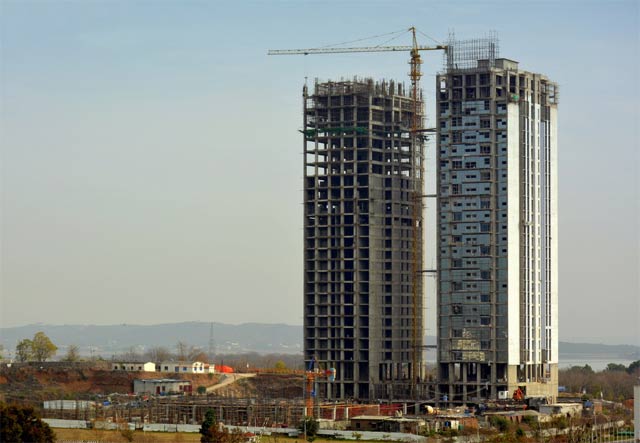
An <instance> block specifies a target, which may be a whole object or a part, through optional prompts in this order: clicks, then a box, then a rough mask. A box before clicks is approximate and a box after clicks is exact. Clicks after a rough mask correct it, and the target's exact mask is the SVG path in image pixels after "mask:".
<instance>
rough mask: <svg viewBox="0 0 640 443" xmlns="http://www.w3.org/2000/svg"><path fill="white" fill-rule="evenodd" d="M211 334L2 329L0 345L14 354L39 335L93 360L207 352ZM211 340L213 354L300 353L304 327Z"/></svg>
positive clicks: (223, 328) (198, 328)
mask: <svg viewBox="0 0 640 443" xmlns="http://www.w3.org/2000/svg"><path fill="white" fill-rule="evenodd" d="M210 329H211V323H206V322H183V323H166V324H158V325H129V324H122V325H106V326H102V325H45V324H35V325H27V326H20V327H14V328H1V329H0V343H2V344H3V345H4V348H5V349H6V350H13V349H15V346H16V343H17V342H18V341H20V340H22V339H24V338H31V337H33V335H34V334H35V333H36V332H38V331H43V332H44V333H45V334H47V335H48V336H49V338H51V340H52V341H53V342H54V343H55V344H56V345H58V347H62V346H68V345H71V344H74V345H77V346H79V347H80V349H81V352H82V353H83V354H85V353H87V352H88V351H89V350H91V352H93V353H95V355H102V356H103V357H110V356H111V355H112V354H115V353H118V352H124V351H127V350H129V349H131V348H132V347H134V348H136V350H137V351H138V352H144V350H145V349H149V348H153V347H156V346H164V347H166V348H168V349H170V350H175V349H174V348H175V345H176V344H177V343H178V342H179V341H181V342H184V343H187V344H189V345H192V346H197V347H200V348H202V349H203V350H205V351H206V350H207V349H208V347H209V336H210ZM213 339H214V342H215V348H216V349H215V350H216V352H217V353H244V352H259V353H300V352H302V326H291V325H284V324H263V323H244V324H240V325H228V324H224V323H213Z"/></svg>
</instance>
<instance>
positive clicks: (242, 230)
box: [0, 0, 640, 343]
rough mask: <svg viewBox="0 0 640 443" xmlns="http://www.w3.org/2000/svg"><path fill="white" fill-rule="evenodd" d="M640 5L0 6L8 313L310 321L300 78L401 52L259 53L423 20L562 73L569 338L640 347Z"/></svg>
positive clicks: (564, 303)
mask: <svg viewBox="0 0 640 443" xmlns="http://www.w3.org/2000/svg"><path fill="white" fill-rule="evenodd" d="M638 5H639V2H637V1H636V0H630V1H599V2H595V1H585V0H579V1H562V2H555V1H554V2H542V1H528V2H515V1H475V0H474V1H467V2H445V1H441V0H439V1H434V2H427V1H416V2H396V1H367V2H355V1H347V2H344V1H340V2H337V1H336V2H326V1H325V2H304V1H298V0H295V1H294V0H291V1H280V2H276V1H270V2H266V1H265V2H216V1H207V2H204V1H203V2H195V1H191V2H190V1H177V0H176V1H154V2H151V1H130V0H127V1H33V2H29V1H24V0H20V1H8V0H2V1H0V7H1V23H0V28H2V31H1V32H2V35H1V53H0V56H1V59H0V62H1V76H2V77H1V79H0V88H1V106H2V109H1V123H0V125H1V127H0V130H1V133H0V134H1V139H0V142H1V147H2V157H1V161H2V163H1V165H2V166H1V167H2V169H1V173H2V195H1V197H2V206H1V210H2V215H1V221H2V231H1V234H2V237H1V241H2V244H1V247H2V251H1V252H2V256H1V259H2V261H1V275H0V277H1V279H2V285H1V290H2V294H1V297H2V298H1V305H0V309H1V316H0V319H1V320H0V321H1V325H2V326H17V325H23V324H26V323H34V322H43V323H54V324H63V323H98V324H113V323H140V324H149V323H158V322H177V321H187V320H202V321H214V320H215V321H221V322H228V323H241V322H250V321H253V322H281V323H290V324H301V322H302V315H301V314H302V229H301V226H302V206H301V201H302V193H301V188H302V156H301V150H302V140H301V136H300V134H299V133H298V132H297V131H298V129H300V127H301V107H302V104H301V88H302V85H303V83H304V79H305V77H309V78H310V79H313V78H315V77H320V78H321V79H329V78H330V79H338V78H340V77H346V78H350V77H351V76H353V75H362V76H372V77H374V78H377V79H379V78H383V77H384V78H393V79H397V80H405V79H406V76H407V73H408V70H409V67H408V65H407V60H408V54H405V53H402V54H357V55H353V54H350V55H349V54H348V55H333V56H307V57H303V56H299V57H268V56H267V55H266V52H267V50H268V49H271V48H273V49H277V48H298V47H302V48H304V47H317V46H323V45H328V44H332V43H339V42H343V41H348V40H355V39H358V38H362V37H367V36H371V35H375V34H382V33H387V32H392V31H397V30H401V29H404V28H408V27H409V26H411V25H415V26H416V27H417V28H418V29H420V30H421V31H422V32H424V33H426V34H428V35H430V36H432V37H434V38H436V39H438V40H441V41H443V40H445V39H446V38H447V35H448V32H449V31H450V30H455V32H456V36H457V37H458V38H472V37H476V36H482V35H484V34H486V33H487V32H488V31H491V30H495V31H497V32H498V35H499V37H500V43H501V54H502V55H503V56H504V57H507V58H511V59H515V60H518V61H519V62H520V66H521V67H522V68H524V69H527V70H532V71H536V72H542V73H544V74H546V75H548V76H549V77H550V78H551V79H553V80H555V81H557V82H558V83H559V84H560V106H559V140H560V146H559V150H560V166H559V168H560V238H559V243H560V279H561V280H560V295H559V296H560V331H561V336H560V339H561V340H597V341H601V342H609V343H618V342H626V343H631V342H636V343H640V339H639V338H638V337H639V335H640V334H639V330H638V323H640V306H639V298H640V288H639V276H638V270H639V269H640V264H639V258H638V256H639V252H638V251H639V250H640V240H639V236H638V228H639V227H640V220H639V213H640V209H639V205H640V203H639V201H640V195H639V181H638V172H639V155H638V150H639V143H638V140H639V138H638V124H639V121H640V119H639V117H640V116H639V112H638V109H639V108H638V100H639V99H640V97H639V93H638V82H639V79H640V75H639V74H640V72H639V61H638V60H639V59H640V54H639V50H638V47H639V41H640V36H639V31H638V29H639V21H640V19H639V9H638ZM383 42H384V39H379V40H376V41H375V43H376V44H378V43H383ZM422 42H423V43H424V44H430V43H433V42H431V41H429V40H427V39H426V38H423V41H422ZM362 43H364V44H367V42H362ZM409 43H410V41H409V39H408V37H404V39H398V40H395V41H393V42H391V44H409ZM441 62H442V58H441V55H440V54H436V53H430V54H426V55H425V64H424V67H423V68H424V71H425V73H426V75H425V77H424V83H423V84H424V88H425V93H426V97H427V99H428V100H429V105H428V106H427V110H428V111H429V113H430V114H432V109H433V98H434V85H435V80H434V74H435V72H436V71H438V70H440V69H441ZM428 156H429V160H430V162H431V163H430V165H431V164H433V160H434V149H433V148H432V147H431V148H430V150H429V151H428ZM431 172H433V169H431ZM430 183H432V182H430ZM431 244H432V245H433V243H431ZM428 247H429V246H428ZM430 260H431V259H430ZM431 261H432V260H431ZM432 264H433V263H427V265H428V266H431V265H432ZM428 296H429V301H428V305H429V306H430V307H431V309H430V310H429V312H428V322H429V324H428V326H427V327H428V333H429V334H431V335H433V334H435V328H434V327H433V325H434V323H433V321H434V317H433V315H434V312H435V311H434V309H433V305H434V296H433V293H432V292H430V293H429V295H428Z"/></svg>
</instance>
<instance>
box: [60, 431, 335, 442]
mask: <svg viewBox="0 0 640 443" xmlns="http://www.w3.org/2000/svg"><path fill="white" fill-rule="evenodd" d="M53 431H54V432H55V433H56V438H57V441H58V442H59V443H64V442H65V441H73V442H78V441H83V440H84V441H91V442H105V443H125V442H127V441H128V440H127V439H125V438H124V437H123V436H122V435H121V434H120V431H105V430H98V429H61V428H55V429H54V430H53ZM133 441H134V443H155V442H158V443H163V442H167V443H168V442H175V443H191V442H198V443H199V442H200V434H198V433H195V432H194V433H191V432H189V433H186V432H142V431H136V432H135V433H134V434H133ZM261 442H262V443H304V439H303V438H289V437H284V436H265V437H264V438H263V439H262V440H261ZM335 442H336V440H324V439H321V438H318V439H316V440H314V443H335Z"/></svg>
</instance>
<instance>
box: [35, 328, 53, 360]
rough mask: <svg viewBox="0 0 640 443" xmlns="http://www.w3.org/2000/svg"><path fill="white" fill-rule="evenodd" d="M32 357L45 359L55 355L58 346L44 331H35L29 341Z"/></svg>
mask: <svg viewBox="0 0 640 443" xmlns="http://www.w3.org/2000/svg"><path fill="white" fill-rule="evenodd" d="M31 348H32V350H33V357H34V358H35V360H36V361H40V362H42V361H46V360H47V359H48V358H51V357H53V356H54V355H56V351H57V350H58V347H57V346H56V345H54V344H53V342H52V341H51V340H50V339H49V337H47V336H46V334H45V333H44V332H42V331H41V332H36V335H34V336H33V340H32V341H31Z"/></svg>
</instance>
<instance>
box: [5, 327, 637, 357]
mask: <svg viewBox="0 0 640 443" xmlns="http://www.w3.org/2000/svg"><path fill="white" fill-rule="evenodd" d="M210 328H211V323H207V322H182V323H165V324H158V325H129V324H122V325H106V326H102V325H45V324H35V325H27V326H20V327H13V328H0V343H1V344H2V345H3V346H4V348H5V350H6V351H5V354H6V353H7V351H13V350H14V349H15V346H16V343H17V342H18V341H20V340H22V339H24V338H31V337H33V335H34V334H35V333H36V332H38V331H44V333H45V334H47V335H48V336H49V337H50V338H51V340H52V341H53V342H54V343H55V344H56V345H58V347H60V349H61V350H60V352H59V354H61V353H63V352H64V347H66V346H68V345H71V344H74V345H77V346H79V347H80V350H81V352H82V353H83V354H88V353H89V352H91V353H94V354H95V355H102V356H103V357H105V358H108V357H111V355H113V354H117V353H122V352H126V351H128V350H130V349H131V348H132V347H134V348H135V349H136V351H138V352H144V351H145V350H146V349H149V348H153V347H157V346H164V347H166V348H168V349H170V350H175V345H176V343H178V342H179V341H182V342H184V343H187V344H189V345H192V346H197V347H200V348H202V349H203V350H205V351H206V350H207V349H208V346H209V335H210ZM302 332H303V331H302V326H294V325H285V324H265V323H243V324H240V325H229V324H224V323H215V322H214V323H213V339H214V341H215V348H216V349H215V350H216V352H217V353H247V352H258V353H261V354H266V353H290V354H298V353H301V352H302ZM426 343H427V344H435V343H436V339H435V337H432V336H427V337H426ZM581 357H592V358H612V359H625V360H636V359H640V347H638V346H632V345H603V344H590V343H568V342H560V358H561V359H575V358H581Z"/></svg>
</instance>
